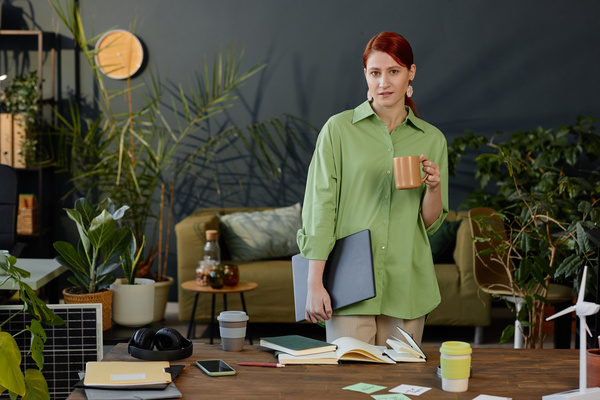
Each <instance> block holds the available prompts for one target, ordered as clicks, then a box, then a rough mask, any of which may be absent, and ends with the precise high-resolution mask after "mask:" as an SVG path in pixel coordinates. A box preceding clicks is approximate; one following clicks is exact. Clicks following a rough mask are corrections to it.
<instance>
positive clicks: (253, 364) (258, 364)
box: [237, 362, 285, 368]
mask: <svg viewBox="0 0 600 400" xmlns="http://www.w3.org/2000/svg"><path fill="white" fill-rule="evenodd" d="M237 365H241V366H245V367H271V368H283V367H285V365H283V364H279V363H265V362H241V363H237Z"/></svg>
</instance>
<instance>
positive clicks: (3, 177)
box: [0, 165, 25, 257]
mask: <svg viewBox="0 0 600 400" xmlns="http://www.w3.org/2000/svg"><path fill="white" fill-rule="evenodd" d="M0 185H1V187H2V190H0V221H2V223H1V224H0V250H8V251H9V252H10V254H11V255H12V256H15V257H19V256H20V255H21V253H22V252H23V249H24V248H25V245H24V244H23V243H18V242H17V215H18V213H19V189H18V179H17V173H16V172H15V170H14V169H12V168H11V167H9V166H8V165H0Z"/></svg>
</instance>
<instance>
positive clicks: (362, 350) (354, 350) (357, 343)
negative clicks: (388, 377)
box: [333, 337, 395, 364]
mask: <svg viewBox="0 0 600 400" xmlns="http://www.w3.org/2000/svg"><path fill="white" fill-rule="evenodd" d="M333 344H336V345H337V346H338V349H337V354H338V358H339V359H340V360H346V361H368V362H380V363H385V364H395V361H394V360H392V359H391V358H389V357H388V356H386V355H384V354H383V352H382V350H381V348H379V347H377V346H374V345H372V344H368V343H365V342H363V341H361V340H358V339H355V338H351V337H341V338H339V339H336V340H334V341H333Z"/></svg>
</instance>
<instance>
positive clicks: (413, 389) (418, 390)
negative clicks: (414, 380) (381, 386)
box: [390, 384, 431, 396]
mask: <svg viewBox="0 0 600 400" xmlns="http://www.w3.org/2000/svg"><path fill="white" fill-rule="evenodd" d="M430 389H431V388H429V387H423V386H414V385H405V384H402V385H400V386H396V387H395V388H393V389H390V392H394V393H402V394H412V395H413V396H420V395H422V394H423V393H425V392H426V391H428V390H430Z"/></svg>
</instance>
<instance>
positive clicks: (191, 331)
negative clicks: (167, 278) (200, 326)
mask: <svg viewBox="0 0 600 400" xmlns="http://www.w3.org/2000/svg"><path fill="white" fill-rule="evenodd" d="M257 286H258V284H257V283H256V282H250V281H239V282H238V284H237V285H235V286H223V287H222V288H221V289H213V288H212V287H211V286H200V285H198V284H197V283H196V280H195V279H194V280H191V281H186V282H183V283H182V284H181V287H182V289H185V290H189V291H191V292H196V296H195V297H194V306H193V307H192V315H191V316H190V322H189V324H188V331H187V338H188V339H190V340H192V338H193V337H194V336H195V331H196V324H195V323H194V316H195V315H196V306H197V305H198V297H199V296H200V293H210V294H212V305H211V312H210V324H209V326H208V329H209V330H210V344H212V343H213V336H214V335H213V325H214V322H215V296H216V295H217V294H222V295H223V310H224V311H227V295H228V294H230V293H239V294H240V298H241V300H242V308H243V309H244V312H245V313H246V314H248V311H247V310H246V301H245V300H244V292H249V291H250V290H254V289H256V288H257ZM246 332H248V329H246ZM246 334H247V336H248V338H249V340H250V344H252V336H251V335H249V334H248V333H246Z"/></svg>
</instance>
